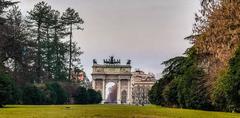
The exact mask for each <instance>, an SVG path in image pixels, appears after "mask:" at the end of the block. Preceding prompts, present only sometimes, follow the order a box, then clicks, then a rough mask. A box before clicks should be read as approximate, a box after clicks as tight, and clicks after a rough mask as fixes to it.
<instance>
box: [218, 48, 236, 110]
mask: <svg viewBox="0 0 240 118" xmlns="http://www.w3.org/2000/svg"><path fill="white" fill-rule="evenodd" d="M239 77H240V48H238V49H237V51H236V53H235V57H233V58H232V59H231V60H230V61H229V70H228V71H227V72H226V73H225V74H223V75H222V76H221V78H220V79H219V82H218V84H217V87H216V88H215V91H214V95H213V99H214V103H215V105H216V107H217V109H220V110H225V111H236V112H240V78H239Z"/></svg>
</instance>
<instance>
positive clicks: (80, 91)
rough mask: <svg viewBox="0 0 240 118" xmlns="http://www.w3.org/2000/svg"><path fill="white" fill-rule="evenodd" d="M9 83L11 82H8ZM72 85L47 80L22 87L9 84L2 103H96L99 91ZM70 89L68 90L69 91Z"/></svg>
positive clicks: (98, 99) (99, 95) (99, 97)
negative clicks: (47, 81)
mask: <svg viewBox="0 0 240 118" xmlns="http://www.w3.org/2000/svg"><path fill="white" fill-rule="evenodd" d="M9 85H11V84H9ZM76 87H77V86H72V83H68V84H66V83H61V82H49V83H46V84H36V85H34V84H27V85H25V86H22V88H16V87H15V86H10V87H9V88H8V89H9V90H8V91H10V93H7V94H6V95H8V96H7V98H6V99H5V100H2V101H1V102H2V104H29V105H47V104H98V103H100V102H101V100H102V97H101V93H100V92H96V91H95V90H93V89H90V88H89V89H86V88H85V87H81V86H79V87H77V88H76ZM69 90H70V91H69Z"/></svg>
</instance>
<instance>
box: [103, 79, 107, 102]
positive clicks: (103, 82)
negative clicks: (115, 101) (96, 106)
mask: <svg viewBox="0 0 240 118" xmlns="http://www.w3.org/2000/svg"><path fill="white" fill-rule="evenodd" d="M105 86H106V85H105V79H102V103H103V104H104V102H105V100H106V99H105V96H106V95H105Z"/></svg>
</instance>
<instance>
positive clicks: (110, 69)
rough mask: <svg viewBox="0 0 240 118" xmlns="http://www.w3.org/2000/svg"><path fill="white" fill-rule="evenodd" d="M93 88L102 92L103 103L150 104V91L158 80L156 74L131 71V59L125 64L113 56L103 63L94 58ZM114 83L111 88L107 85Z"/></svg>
mask: <svg viewBox="0 0 240 118" xmlns="http://www.w3.org/2000/svg"><path fill="white" fill-rule="evenodd" d="M92 68H93V71H92V88H93V89H95V90H96V91H99V92H101V94H102V98H103V100H102V103H103V104H105V103H116V104H149V101H148V91H149V90H150V89H151V87H152V86H153V84H154V83H155V82H156V79H155V76H154V74H151V73H148V74H145V73H144V72H143V71H140V70H137V71H134V72H132V71H131V60H128V61H127V62H126V63H125V64H122V63H121V60H120V59H115V58H114V57H113V56H111V57H110V58H109V59H104V60H103V63H102V64H100V63H97V60H95V59H94V60H93V66H92ZM110 84H112V85H113V86H112V87H111V88H107V85H110Z"/></svg>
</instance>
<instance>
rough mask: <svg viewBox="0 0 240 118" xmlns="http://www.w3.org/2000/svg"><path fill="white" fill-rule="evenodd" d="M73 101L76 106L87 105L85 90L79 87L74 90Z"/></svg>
mask: <svg viewBox="0 0 240 118" xmlns="http://www.w3.org/2000/svg"><path fill="white" fill-rule="evenodd" d="M74 101H75V103H77V104H87V103H88V94H87V89H86V88H84V87H79V88H78V89H77V90H76V93H75V96H74Z"/></svg>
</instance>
